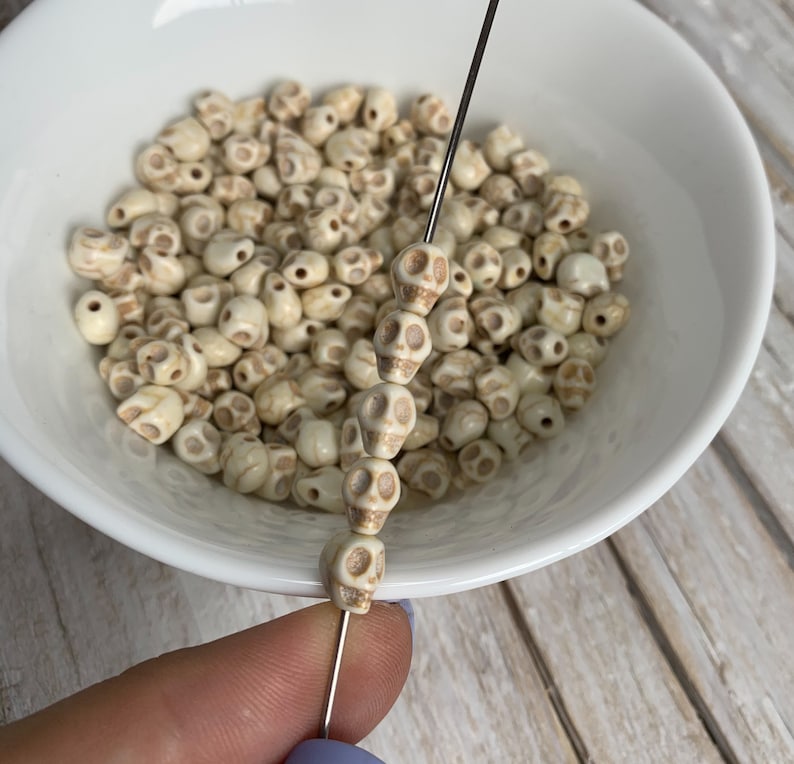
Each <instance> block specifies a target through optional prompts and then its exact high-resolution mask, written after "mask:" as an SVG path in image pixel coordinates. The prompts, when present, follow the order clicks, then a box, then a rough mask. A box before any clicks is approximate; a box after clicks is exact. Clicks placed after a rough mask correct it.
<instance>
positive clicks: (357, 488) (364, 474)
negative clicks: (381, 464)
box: [347, 467, 372, 496]
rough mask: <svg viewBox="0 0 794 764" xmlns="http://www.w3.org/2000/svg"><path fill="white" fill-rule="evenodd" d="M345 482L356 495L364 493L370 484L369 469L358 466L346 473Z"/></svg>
mask: <svg viewBox="0 0 794 764" xmlns="http://www.w3.org/2000/svg"><path fill="white" fill-rule="evenodd" d="M347 483H348V485H349V486H350V490H351V491H352V492H353V493H354V494H355V495H356V496H360V495H361V494H363V493H366V492H367V491H368V490H369V487H370V485H372V475H370V473H369V470H367V469H364V467H359V468H358V469H355V470H353V471H352V472H351V473H350V474H349V475H348V477H347Z"/></svg>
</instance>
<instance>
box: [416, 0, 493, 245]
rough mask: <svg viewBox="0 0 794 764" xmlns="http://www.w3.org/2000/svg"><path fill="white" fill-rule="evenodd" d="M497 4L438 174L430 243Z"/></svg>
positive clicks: (480, 43) (490, 10)
mask: <svg viewBox="0 0 794 764" xmlns="http://www.w3.org/2000/svg"><path fill="white" fill-rule="evenodd" d="M497 5H499V0H491V1H490V2H489V3H488V10H487V11H486V12H485V20H484V21H483V23H482V29H481V30H480V39H479V40H477V47H476V48H475V49H474V56H473V57H472V59H471V66H470V67H469V73H468V75H467V76H466V84H465V85H464V86H463V94H462V95H461V97H460V104H459V105H458V113H457V114H456V115H455V124H454V125H453V126H452V133H451V134H450V136H449V143H448V144H447V153H446V156H445V157H444V164H443V166H442V167H441V174H440V175H439V176H438V186H437V187H436V195H435V196H434V197H433V204H432V205H431V206H430V212H429V214H428V216H427V228H425V238H424V241H425V242H426V243H428V244H429V243H430V242H432V241H433V236H435V233H436V226H437V225H438V216H439V213H440V212H441V204H442V202H443V201H444V192H445V191H446V190H447V181H448V180H449V173H450V170H451V169H452V162H453V160H454V159H455V151H456V150H457V148H458V143H459V141H460V134H461V132H462V131H463V122H464V121H465V119H466V112H467V111H468V110H469V101H471V94H472V92H473V91H474V83H475V82H476V81H477V74H478V73H479V71H480V64H481V63H482V56H483V53H485V46H486V44H487V43H488V35H489V34H490V33H491V26H492V25H493V19H494V16H495V15H496V6H497Z"/></svg>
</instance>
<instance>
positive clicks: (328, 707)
mask: <svg viewBox="0 0 794 764" xmlns="http://www.w3.org/2000/svg"><path fill="white" fill-rule="evenodd" d="M349 623H350V611H349V610H341V611H340V613H339V629H338V630H337V632H336V649H335V652H334V664H333V667H332V668H331V679H330V680H329V682H328V694H327V695H326V698H325V709H324V710H323V720H322V722H321V723H320V737H322V738H325V739H326V740H327V739H328V734H329V731H330V729H331V714H332V713H333V711H334V700H335V699H336V686H337V684H338V683H339V669H340V668H341V667H342V653H343V652H344V650H345V639H347V627H348V624H349Z"/></svg>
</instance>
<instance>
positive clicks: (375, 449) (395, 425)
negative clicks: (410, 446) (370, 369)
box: [357, 382, 416, 459]
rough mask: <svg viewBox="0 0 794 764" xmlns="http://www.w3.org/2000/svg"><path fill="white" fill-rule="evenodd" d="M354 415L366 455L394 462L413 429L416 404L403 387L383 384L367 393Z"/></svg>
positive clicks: (387, 383)
mask: <svg viewBox="0 0 794 764" xmlns="http://www.w3.org/2000/svg"><path fill="white" fill-rule="evenodd" d="M357 415H358V422H359V425H360V427H361V440H362V442H363V444H364V449H365V450H366V452H367V453H368V454H370V456H375V457H377V458H378V459H393V458H394V457H395V456H397V454H398V453H399V451H400V449H401V448H402V445H403V443H404V442H405V439H406V438H407V437H408V433H410V432H411V430H413V428H414V426H415V425H416V403H415V402H414V399H413V396H412V395H411V393H410V392H409V391H408V390H406V389H405V388H404V387H401V386H400V385H395V384H392V383H390V382H383V383H381V384H379V385H375V386H374V387H372V388H370V389H369V390H367V391H366V393H365V394H364V395H363V397H362V399H361V403H360V404H359V407H358V412H357Z"/></svg>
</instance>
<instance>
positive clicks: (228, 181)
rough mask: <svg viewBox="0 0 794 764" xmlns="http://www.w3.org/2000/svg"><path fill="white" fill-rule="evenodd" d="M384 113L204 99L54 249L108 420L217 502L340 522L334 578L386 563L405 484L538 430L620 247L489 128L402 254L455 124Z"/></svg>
mask: <svg viewBox="0 0 794 764" xmlns="http://www.w3.org/2000/svg"><path fill="white" fill-rule="evenodd" d="M396 104H397V102H396V98H395V97H394V95H393V94H392V93H390V92H389V91H387V90H385V89H383V88H378V87H371V88H368V89H364V88H362V87H358V86H353V85H349V86H345V87H341V88H337V89H335V90H332V91H330V92H329V93H327V94H326V95H325V96H324V97H323V98H322V101H321V102H320V103H317V104H314V105H312V101H311V96H310V93H309V91H308V89H307V88H306V87H305V86H304V85H303V84H301V83H298V82H293V81H287V82H282V83H280V84H279V85H277V86H276V87H275V88H274V89H273V90H272V91H271V93H270V96H269V98H268V100H267V102H266V101H265V99H264V98H263V97H255V98H250V99H246V100H242V101H238V102H233V101H231V100H230V99H229V98H228V97H226V96H225V95H223V94H221V93H218V92H208V93H202V94H201V95H199V96H198V97H197V98H196V99H195V100H194V113H193V115H192V116H189V117H186V118H184V119H182V120H179V121H177V122H175V123H174V124H172V125H170V126H168V127H166V128H165V129H164V130H163V131H162V132H161V133H160V134H159V135H158V136H157V138H156V140H155V142H154V143H152V144H151V145H150V146H148V147H147V148H145V149H144V150H143V151H142V152H141V153H140V154H139V156H138V157H137V159H136V162H135V170H136V174H137V177H138V180H139V181H140V183H141V186H140V187H138V188H134V189H132V190H130V191H128V192H126V193H125V194H123V195H122V196H121V198H119V199H118V200H117V201H116V203H115V204H113V205H112V207H111V208H110V210H109V213H108V216H107V226H108V230H100V229H96V228H80V229H78V230H77V231H76V232H75V233H74V236H73V238H72V242H71V245H70V247H69V252H68V257H69V263H70V265H71V266H72V268H73V269H74V271H75V272H76V273H78V274H79V275H81V276H84V277H86V278H88V279H91V280H93V281H94V285H93V288H92V289H90V290H89V291H88V292H86V293H85V294H84V295H83V296H82V297H81V298H80V299H79V300H78V302H77V304H76V306H75V319H76V322H77V326H78V328H79V329H80V331H81V333H82V334H83V336H84V337H85V339H86V340H87V341H88V342H90V343H92V344H95V345H99V346H104V347H105V357H104V358H103V359H102V361H101V362H100V373H101V375H102V377H103V379H104V380H105V381H106V383H107V385H108V387H109V389H110V391H111V393H112V394H113V396H114V397H115V398H116V399H118V401H119V404H118V408H117V413H118V415H119V417H121V419H122V420H123V421H124V422H126V423H127V424H128V425H129V426H130V427H131V428H132V429H133V430H135V432H137V433H139V434H140V435H141V436H143V437H144V438H146V439H147V440H149V441H150V442H152V443H156V444H160V443H165V442H170V444H171V446H172V448H173V450H174V452H175V453H176V455H177V456H178V457H179V458H180V459H183V460H184V461H185V462H187V463H189V464H191V465H193V466H194V467H195V468H196V469H198V470H200V471H201V472H203V473H205V474H208V475H213V474H219V475H221V476H222V479H223V481H224V483H225V485H227V486H228V487H229V488H231V489H233V490H237V491H240V492H243V493H250V494H254V495H257V496H260V497H262V498H263V499H266V500H268V501H283V500H291V501H293V502H294V503H297V504H298V505H299V506H311V507H316V508H318V509H321V510H325V511H329V512H339V513H344V512H346V513H347V515H348V518H349V519H350V522H351V527H352V528H353V530H354V532H355V533H356V534H357V536H359V537H368V538H370V541H368V542H367V543H368V544H370V547H368V549H369V552H368V554H367V555H364V554H363V553H361V552H360V551H357V552H356V553H355V554H345V553H344V549H343V542H342V541H341V540H338V541H336V542H334V543H336V544H337V546H338V548H337V549H336V551H333V550H332V549H331V548H330V547H329V549H328V550H326V551H327V557H328V559H329V560H331V559H339V560H341V559H344V560H345V563H344V567H345V569H346V570H348V571H352V572H351V576H353V577H354V578H355V579H356V580H359V578H358V576H359V574H361V575H363V576H364V578H368V577H369V578H371V577H372V576H373V575H375V573H376V572H377V571H378V570H379V569H380V570H382V549H381V548H379V547H378V543H379V542H378V540H377V538H376V537H375V534H376V533H377V531H378V529H379V528H380V527H381V526H382V524H383V521H384V520H385V517H386V515H387V513H388V512H389V511H390V510H391V509H392V508H393V507H394V505H395V504H396V503H397V501H398V500H399V499H400V496H401V495H402V496H405V495H406V494H407V493H408V492H409V491H410V492H413V493H414V494H419V495H424V496H426V497H429V498H430V499H439V498H441V497H442V496H444V494H445V493H446V492H447V491H448V490H450V488H451V487H458V488H461V487H465V486H466V485H468V484H471V483H479V482H485V481H487V480H489V479H491V478H492V477H494V476H495V475H496V474H497V472H498V471H499V468H500V465H501V463H502V461H503V460H505V459H506V460H511V459H515V458H517V457H519V456H520V454H521V452H522V449H524V448H525V447H526V445H527V444H528V443H530V442H531V441H533V440H534V439H535V438H548V437H553V436H555V435H556V434H558V433H559V432H560V430H561V429H562V428H563V426H564V422H565V417H566V415H567V414H568V413H571V412H576V411H578V410H579V409H581V408H582V407H583V406H584V405H585V403H586V402H587V401H588V399H589V398H590V397H591V396H592V393H593V391H594V389H595V385H596V377H595V369H596V368H597V367H598V365H599V364H600V363H601V362H602V361H603V360H604V358H605V356H606V353H607V349H608V342H609V339H610V338H611V337H612V336H613V335H614V334H616V333H617V332H618V331H619V330H620V329H621V328H622V327H623V326H624V325H625V324H626V322H627V321H628V318H629V312H630V311H629V304H628V301H627V300H626V298H625V297H624V296H623V295H621V294H620V293H618V292H616V291H614V284H616V283H617V282H619V281H620V280H621V278H622V271H623V267H624V264H625V262H626V259H627V257H628V254H629V248H628V244H627V242H626V239H625V238H624V237H623V236H622V235H621V234H620V233H618V232H615V231H604V232H599V233H597V232H594V231H592V230H590V229H589V228H588V227H587V225H588V218H589V209H590V208H589V204H588V202H587V200H586V199H585V196H584V193H583V189H582V187H581V184H580V183H579V182H578V181H577V180H576V179H575V178H573V177H571V176H569V175H555V174H553V173H551V170H550V166H549V162H548V160H547V159H546V158H545V157H544V156H543V155H542V154H541V153H540V152H538V151H536V150H535V149H531V148H527V147H526V146H525V145H524V143H523V140H522V139H521V137H520V136H519V135H518V134H516V133H515V132H514V131H513V130H512V129H510V128H508V127H506V126H504V125H502V126H499V127H496V128H495V129H493V130H492V131H490V132H489V133H488V134H487V135H486V136H485V138H484V140H483V141H482V144H478V143H475V142H473V141H466V140H465V141H463V142H462V143H461V144H460V145H459V148H458V152H457V155H456V158H455V161H454V164H453V165H452V171H451V180H450V185H449V186H448V188H447V192H446V196H445V202H444V205H443V207H442V211H441V215H440V219H439V225H438V227H437V229H436V234H435V238H434V243H433V245H425V244H419V245H414V244H412V242H415V241H416V240H417V239H418V238H420V234H421V232H422V229H423V228H424V223H425V219H426V216H427V210H428V208H429V207H430V204H431V202H432V199H433V196H434V192H435V190H436V185H437V178H438V174H439V170H440V169H441V164H442V161H443V152H444V148H445V142H444V140H443V139H442V138H443V136H444V135H446V134H447V133H448V132H449V130H450V128H451V126H452V119H451V117H450V115H449V112H448V111H447V109H446V107H445V106H444V104H443V102H442V101H441V99H439V98H438V97H437V96H434V95H430V94H425V95H421V96H419V97H418V98H416V99H415V100H414V101H413V103H412V104H411V106H410V113H409V115H408V116H407V118H401V117H400V115H399V113H398V109H397V105H396ZM391 460H396V461H394V463H392V461H391ZM343 492H344V493H343ZM360 548H364V547H355V549H360ZM353 549H354V547H351V548H350V550H353ZM379 549H380V551H378V550H379ZM350 550H348V551H350ZM353 557H355V558H356V560H355V564H354V562H353ZM379 561H380V562H379ZM365 563H366V564H365ZM338 567H339V566H337V568H338ZM350 580H352V579H350ZM340 581H341V579H340ZM354 588H355V587H353V586H352V584H349V583H348V584H342V583H340V591H342V590H345V591H347V590H350V589H354ZM350 596H351V597H352V595H350Z"/></svg>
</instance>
